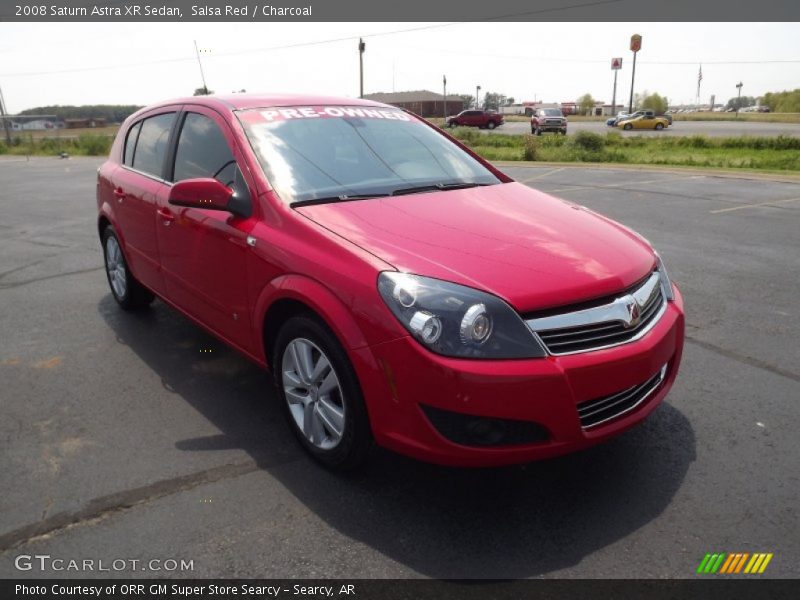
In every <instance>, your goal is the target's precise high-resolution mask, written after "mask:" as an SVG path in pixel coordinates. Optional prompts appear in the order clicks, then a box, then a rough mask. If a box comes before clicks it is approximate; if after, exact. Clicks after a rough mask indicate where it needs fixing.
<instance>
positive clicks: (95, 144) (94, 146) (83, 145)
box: [78, 133, 112, 156]
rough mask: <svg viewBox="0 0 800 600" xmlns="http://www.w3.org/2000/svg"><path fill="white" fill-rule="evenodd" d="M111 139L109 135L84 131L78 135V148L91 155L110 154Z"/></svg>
mask: <svg viewBox="0 0 800 600" xmlns="http://www.w3.org/2000/svg"><path fill="white" fill-rule="evenodd" d="M111 141H112V139H111V137H109V136H107V135H96V134H94V133H83V134H81V135H80V136H79V137H78V149H79V150H80V151H81V152H82V153H83V154H88V155H89V156H102V155H104V154H108V151H109V150H110V149H111Z"/></svg>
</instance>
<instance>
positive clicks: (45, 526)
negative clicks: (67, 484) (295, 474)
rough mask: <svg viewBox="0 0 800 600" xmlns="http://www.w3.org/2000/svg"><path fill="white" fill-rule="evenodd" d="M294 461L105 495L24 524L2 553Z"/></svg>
mask: <svg viewBox="0 0 800 600" xmlns="http://www.w3.org/2000/svg"><path fill="white" fill-rule="evenodd" d="M294 460H299V459H298V458H297V457H293V458H283V457H281V458H276V459H275V460H272V461H264V462H259V461H256V460H246V461H242V462H238V463H232V464H227V465H222V466H219V467H213V468H210V469H205V470H203V471H197V472H195V473H190V474H188V475H181V476H178V477H173V478H170V479H163V480H161V481H156V482H154V483H151V484H149V485H145V486H142V487H138V488H133V489H129V490H125V491H122V492H116V493H113V494H109V495H107V496H101V497H99V498H95V499H93V500H91V501H89V502H88V503H87V504H86V505H84V506H83V507H82V508H79V509H78V510H75V511H62V512H59V513H56V514H54V515H52V516H50V517H47V518H44V519H42V520H41V521H37V522H35V523H30V524H28V525H24V526H23V527H20V528H18V529H15V530H13V531H9V532H8V533H4V534H2V535H0V553H2V552H5V551H7V550H10V549H12V548H16V547H18V546H22V545H24V544H28V543H30V542H33V541H35V540H37V539H41V538H43V537H48V536H50V535H53V534H55V533H58V532H60V531H64V530H67V529H71V528H73V527H78V526H82V525H90V524H93V523H98V522H100V521H102V520H104V519H105V518H107V517H109V516H111V515H113V514H116V513H119V512H122V511H125V510H129V509H131V508H134V507H136V506H140V505H143V504H147V503H150V502H153V501H154V500H158V499H160V498H164V497H166V496H171V495H173V494H177V493H179V492H185V491H188V490H191V489H194V488H196V487H199V486H202V485H206V484H210V483H214V482H217V481H221V480H224V479H233V478H236V477H241V476H242V475H247V474H249V473H253V472H255V471H258V470H260V469H265V468H272V467H277V466H279V465H282V464H286V463H288V462H292V461H294Z"/></svg>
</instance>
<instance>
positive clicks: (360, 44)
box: [358, 38, 367, 98]
mask: <svg viewBox="0 0 800 600" xmlns="http://www.w3.org/2000/svg"><path fill="white" fill-rule="evenodd" d="M366 48H367V45H366V44H365V43H364V40H363V39H361V38H358V77H359V88H358V97H359V98H363V97H364V50H366Z"/></svg>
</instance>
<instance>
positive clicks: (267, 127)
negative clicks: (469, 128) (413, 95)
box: [237, 106, 500, 204]
mask: <svg viewBox="0 0 800 600" xmlns="http://www.w3.org/2000/svg"><path fill="white" fill-rule="evenodd" d="M237 115H238V117H239V120H240V122H241V123H242V126H243V127H244V130H245V132H246V134H247V137H248V138H249V140H250V144H251V145H252V147H253V150H254V151H255V153H256V156H257V157H258V160H259V162H260V164H261V167H262V168H263V169H264V173H265V174H266V176H267V178H268V180H269V182H270V184H271V185H272V186H273V188H274V189H275V191H276V192H277V193H278V195H279V196H280V198H281V199H282V200H283V201H284V202H287V203H289V204H293V203H296V202H310V201H314V200H320V201H321V200H326V201H327V200H330V201H335V200H337V199H341V200H345V199H348V198H349V199H352V198H354V197H370V196H385V195H388V194H392V193H395V192H397V193H409V190H415V189H416V188H420V191H422V190H423V189H424V188H428V189H429V190H430V189H448V188H451V189H455V188H457V187H459V186H460V187H465V186H469V185H492V184H496V183H500V180H499V179H498V178H497V177H496V176H495V175H494V174H492V172H491V171H489V170H488V169H487V168H486V167H484V166H483V165H482V164H481V163H480V162H478V161H477V160H475V159H474V158H473V157H472V156H470V155H469V154H467V153H466V152H465V151H464V150H462V149H461V148H459V147H458V146H457V145H455V144H454V143H452V142H451V141H450V140H448V139H447V138H446V137H445V136H444V135H441V134H439V133H437V132H436V131H435V130H434V129H432V128H431V127H429V126H427V125H426V124H425V123H423V122H422V121H420V120H419V119H417V118H415V117H413V116H411V115H409V114H407V113H405V112H403V111H401V110H396V109H388V108H364V107H354V106H302V107H301V106H297V107H292V108H284V107H280V108H261V109H257V110H246V111H241V112H239V113H237Z"/></svg>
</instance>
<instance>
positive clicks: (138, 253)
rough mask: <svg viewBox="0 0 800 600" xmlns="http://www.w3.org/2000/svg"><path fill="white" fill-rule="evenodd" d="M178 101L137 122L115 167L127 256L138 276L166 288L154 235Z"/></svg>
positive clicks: (153, 286)
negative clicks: (119, 161) (175, 104)
mask: <svg viewBox="0 0 800 600" xmlns="http://www.w3.org/2000/svg"><path fill="white" fill-rule="evenodd" d="M177 110H178V107H174V106H173V107H164V108H161V109H158V111H155V112H153V113H151V114H148V115H147V116H145V117H144V118H143V119H141V120H140V121H138V122H136V123H135V124H134V125H133V126H132V127H131V128H130V129H129V130H128V133H127V136H126V139H125V150H124V155H123V164H122V166H121V167H120V168H119V169H117V170H116V171H115V172H114V176H113V179H114V196H115V199H116V204H115V215H116V217H117V225H118V227H119V229H120V232H119V234H120V235H121V236H122V239H123V242H124V245H125V252H126V258H127V260H128V263H129V265H130V267H131V270H132V271H133V274H134V275H135V276H136V278H137V279H138V280H139V281H141V282H142V283H143V284H144V285H145V286H147V287H148V288H150V289H152V290H153V291H155V292H157V293H159V294H162V293H163V291H164V280H163V277H162V275H161V269H160V266H159V250H158V242H157V239H156V210H157V199H158V197H159V196H161V195H163V194H164V192H165V190H166V189H168V187H169V186H168V184H167V183H166V181H165V180H164V167H165V163H166V156H167V149H168V147H169V140H170V136H171V135H172V130H173V126H174V124H175V118H176V115H177Z"/></svg>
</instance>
